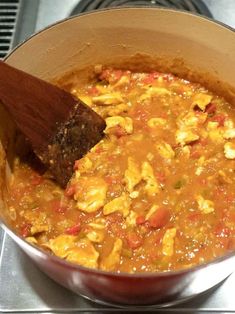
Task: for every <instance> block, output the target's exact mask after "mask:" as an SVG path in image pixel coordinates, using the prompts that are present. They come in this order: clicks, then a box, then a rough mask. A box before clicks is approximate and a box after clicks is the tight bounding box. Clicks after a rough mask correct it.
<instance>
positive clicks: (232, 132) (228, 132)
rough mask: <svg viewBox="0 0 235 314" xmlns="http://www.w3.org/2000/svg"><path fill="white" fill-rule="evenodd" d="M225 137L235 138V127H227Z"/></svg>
mask: <svg viewBox="0 0 235 314" xmlns="http://www.w3.org/2000/svg"><path fill="white" fill-rule="evenodd" d="M223 138H224V139H226V140H231V139H233V138H235V129H234V128H233V129H227V130H225V131H224V133H223Z"/></svg>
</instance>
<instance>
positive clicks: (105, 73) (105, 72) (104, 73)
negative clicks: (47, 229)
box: [99, 69, 111, 80]
mask: <svg viewBox="0 0 235 314" xmlns="http://www.w3.org/2000/svg"><path fill="white" fill-rule="evenodd" d="M110 74H111V69H105V70H103V71H102V73H101V74H100V76H99V78H100V79H101V80H108V78H109V77H110Z"/></svg>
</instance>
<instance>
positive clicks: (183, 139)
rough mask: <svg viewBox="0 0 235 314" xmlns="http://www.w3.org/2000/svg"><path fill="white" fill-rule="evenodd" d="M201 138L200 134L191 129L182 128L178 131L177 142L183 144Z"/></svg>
mask: <svg viewBox="0 0 235 314" xmlns="http://www.w3.org/2000/svg"><path fill="white" fill-rule="evenodd" d="M198 139H199V135H197V134H196V133H194V132H193V131H192V130H190V129H180V130H177V131H176V143H177V144H180V145H182V146H184V145H186V144H189V143H191V142H194V141H196V140H198Z"/></svg>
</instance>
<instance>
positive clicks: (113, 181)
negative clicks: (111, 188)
mask: <svg viewBox="0 0 235 314" xmlns="http://www.w3.org/2000/svg"><path fill="white" fill-rule="evenodd" d="M105 181H106V182H107V183H108V184H109V185H113V184H117V183H118V182H120V181H121V178H120V177H119V176H117V175H116V176H114V175H113V176H111V175H107V176H106V177H105Z"/></svg>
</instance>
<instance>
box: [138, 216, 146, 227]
mask: <svg viewBox="0 0 235 314" xmlns="http://www.w3.org/2000/svg"><path fill="white" fill-rule="evenodd" d="M144 223H145V217H144V216H142V215H140V216H138V217H137V218H136V224H137V225H143V224H144Z"/></svg>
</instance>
